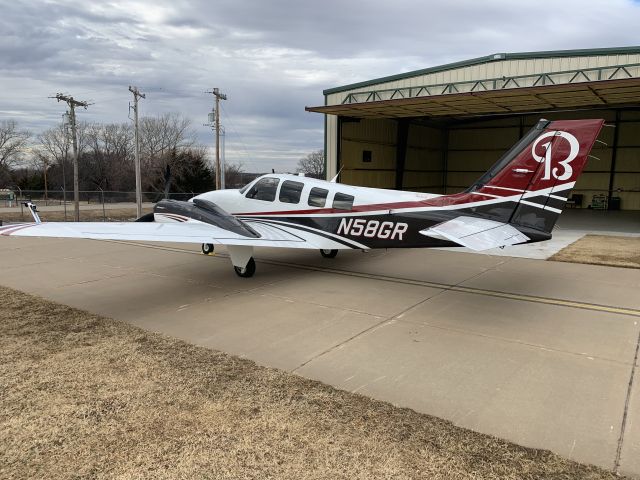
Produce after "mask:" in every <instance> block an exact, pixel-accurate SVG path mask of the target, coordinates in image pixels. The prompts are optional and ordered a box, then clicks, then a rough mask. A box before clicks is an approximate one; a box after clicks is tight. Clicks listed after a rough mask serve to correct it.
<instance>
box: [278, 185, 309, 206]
mask: <svg viewBox="0 0 640 480" xmlns="http://www.w3.org/2000/svg"><path fill="white" fill-rule="evenodd" d="M303 187H304V183H302V182H292V181H291V180H287V181H285V182H283V183H282V187H280V196H279V197H278V198H279V199H280V201H281V202H283V203H300V194H302V188H303Z"/></svg>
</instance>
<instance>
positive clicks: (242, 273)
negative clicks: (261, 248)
mask: <svg viewBox="0 0 640 480" xmlns="http://www.w3.org/2000/svg"><path fill="white" fill-rule="evenodd" d="M233 269H234V270H235V271H236V275H238V276H239V277H242V278H249V277H253V274H254V273H256V261H255V260H254V259H253V257H251V258H250V259H249V261H248V262H247V265H246V266H244V267H236V266H234V267H233Z"/></svg>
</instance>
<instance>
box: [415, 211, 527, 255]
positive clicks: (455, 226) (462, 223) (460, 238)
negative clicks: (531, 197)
mask: <svg viewBox="0 0 640 480" xmlns="http://www.w3.org/2000/svg"><path fill="white" fill-rule="evenodd" d="M420 233H421V234H422V235H426V236H427V237H434V238H446V239H447V240H450V241H452V242H455V243H457V244H458V245H462V246H463V247H467V248H470V249H472V250H475V251H481V250H489V249H490V248H496V247H504V246H507V245H516V244H518V243H524V242H526V241H528V240H529V237H527V236H526V235H525V234H523V233H522V232H521V231H520V230H518V229H517V228H515V227H513V226H512V225H509V224H508V223H503V222H496V221H494V220H487V219H484V218H478V217H468V216H464V215H462V216H459V217H457V218H454V219H453V220H448V221H446V222H442V223H439V224H437V225H434V226H433V227H430V228H427V229H425V230H421V231H420Z"/></svg>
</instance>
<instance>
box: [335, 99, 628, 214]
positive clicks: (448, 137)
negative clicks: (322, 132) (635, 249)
mask: <svg viewBox="0 0 640 480" xmlns="http://www.w3.org/2000/svg"><path fill="white" fill-rule="evenodd" d="M540 118H546V119H549V120H560V119H580V118H604V119H605V120H606V124H607V125H608V127H605V128H604V129H603V131H602V133H601V135H600V140H601V141H602V142H604V143H606V145H605V144H603V143H599V142H598V143H596V145H595V146H594V149H593V151H592V152H591V154H592V158H590V159H589V162H588V164H587V167H586V169H585V172H584V173H583V175H582V176H581V177H580V179H579V180H578V183H577V184H576V187H575V188H574V190H573V195H574V197H573V198H574V200H575V203H573V202H572V206H575V207H578V208H594V209H611V210H618V209H623V210H640V109H624V110H584V111H572V112H544V113H539V114H520V115H510V116H487V117H480V118H465V117H463V118H455V117H453V118H451V117H447V118H440V119H434V118H431V117H413V118H402V119H389V118H386V119H385V118H373V119H372V118H355V117H339V118H338V145H337V147H338V155H337V156H338V159H339V163H338V170H340V171H341V174H340V181H341V182H344V183H348V184H353V185H363V186H371V187H378V188H396V189H402V190H412V191H424V192H430V193H455V192H459V191H462V190H464V189H466V188H467V187H468V186H469V185H471V184H472V183H473V182H474V181H475V180H477V179H478V178H479V177H480V176H481V175H482V174H483V173H484V172H486V171H487V170H488V169H489V168H490V167H491V165H492V164H493V163H494V162H495V161H496V160H498V158H500V156H501V155H502V154H503V153H505V152H506V151H507V150H508V149H509V148H510V147H511V146H513V145H514V144H515V143H516V142H517V141H518V139H520V138H521V137H522V136H523V135H524V134H525V133H526V132H527V131H528V130H529V129H530V128H532V127H533V126H534V125H535V124H536V122H537V121H538V120H539V119H540Z"/></svg>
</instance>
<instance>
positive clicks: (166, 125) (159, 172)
mask: <svg viewBox="0 0 640 480" xmlns="http://www.w3.org/2000/svg"><path fill="white" fill-rule="evenodd" d="M77 137H78V166H79V167H78V175H79V186H80V190H100V189H101V190H105V191H107V190H109V191H124V192H129V191H133V190H135V177H134V155H135V143H134V131H133V127H132V126H131V125H130V124H128V123H107V124H103V123H89V122H79V123H78V125H77ZM29 144H34V145H35V146H33V147H31V148H29ZM72 152H73V150H72V145H71V136H70V133H69V132H68V131H67V127H65V126H63V125H57V126H56V127H53V128H50V129H48V130H45V131H44V132H42V133H40V134H39V135H36V136H34V135H32V134H31V133H30V132H28V131H26V130H24V129H21V128H20V127H19V125H18V124H17V122H15V121H13V120H8V121H2V122H0V186H8V187H11V186H17V187H20V188H21V189H23V190H45V189H46V190H50V191H52V190H60V189H61V188H62V187H66V189H67V190H70V189H72V185H73V158H72V155H73V153H72ZM140 163H141V168H142V172H143V175H142V190H143V191H146V192H158V193H170V192H204V191H207V190H212V189H213V188H215V177H214V172H213V168H211V167H210V166H209V163H208V161H207V149H206V147H205V146H204V145H202V144H200V143H198V142H197V139H196V133H195V131H194V130H193V129H192V128H191V122H190V120H189V119H187V118H184V117H183V116H181V115H179V114H174V113H168V114H164V115H160V116H157V117H143V118H141V119H140ZM225 173H226V174H227V184H228V185H229V186H233V183H234V182H236V181H240V180H239V178H236V177H239V176H240V175H239V174H241V173H242V168H241V166H238V165H229V166H228V167H227V169H226V172H225Z"/></svg>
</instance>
